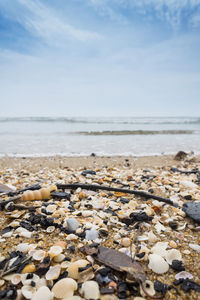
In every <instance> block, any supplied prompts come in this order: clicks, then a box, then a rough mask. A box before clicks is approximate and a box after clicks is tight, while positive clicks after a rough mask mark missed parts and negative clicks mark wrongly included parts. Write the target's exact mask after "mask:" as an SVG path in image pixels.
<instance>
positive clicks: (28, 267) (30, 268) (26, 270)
mask: <svg viewBox="0 0 200 300" xmlns="http://www.w3.org/2000/svg"><path fill="white" fill-rule="evenodd" d="M35 270H36V267H35V265H34V264H29V265H26V266H25V267H24V269H23V270H22V274H25V273H34V272H35Z"/></svg>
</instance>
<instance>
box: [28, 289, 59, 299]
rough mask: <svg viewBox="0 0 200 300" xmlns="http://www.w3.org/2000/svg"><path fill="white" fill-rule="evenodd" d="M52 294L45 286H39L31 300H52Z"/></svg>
mask: <svg viewBox="0 0 200 300" xmlns="http://www.w3.org/2000/svg"><path fill="white" fill-rule="evenodd" d="M53 298H54V294H53V293H52V292H51V291H50V290H49V288H48V287H47V286H42V287H40V288H39V289H38V290H37V292H36V293H35V294H34V296H33V298H32V300H44V299H45V300H53Z"/></svg>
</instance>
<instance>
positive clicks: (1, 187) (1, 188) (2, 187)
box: [0, 183, 13, 193]
mask: <svg viewBox="0 0 200 300" xmlns="http://www.w3.org/2000/svg"><path fill="white" fill-rule="evenodd" d="M12 191H13V188H11V187H9V186H8V185H5V184H2V183H0V193H7V192H8V193H9V192H12Z"/></svg>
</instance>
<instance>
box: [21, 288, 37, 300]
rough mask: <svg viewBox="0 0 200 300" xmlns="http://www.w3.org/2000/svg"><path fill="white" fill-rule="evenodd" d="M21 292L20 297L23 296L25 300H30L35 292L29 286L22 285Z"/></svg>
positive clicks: (34, 289)
mask: <svg viewBox="0 0 200 300" xmlns="http://www.w3.org/2000/svg"><path fill="white" fill-rule="evenodd" d="M21 291H22V295H23V296H24V298H26V299H32V297H33V295H34V294H35V292H36V288H35V287H32V286H30V285H24V286H23V287H22V288H21Z"/></svg>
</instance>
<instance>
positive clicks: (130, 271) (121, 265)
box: [81, 246, 168, 299]
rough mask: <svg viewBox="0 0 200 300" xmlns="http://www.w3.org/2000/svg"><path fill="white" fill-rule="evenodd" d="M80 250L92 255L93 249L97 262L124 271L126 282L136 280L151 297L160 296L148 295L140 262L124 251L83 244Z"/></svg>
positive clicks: (146, 293) (157, 297)
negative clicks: (90, 246)
mask: <svg viewBox="0 0 200 300" xmlns="http://www.w3.org/2000/svg"><path fill="white" fill-rule="evenodd" d="M81 250H82V251H83V252H85V253H86V254H90V255H92V251H93V258H94V259H95V260H96V261H97V262H99V263H102V264H103V265H105V266H108V267H110V268H111V269H113V270H116V271H119V272H124V273H126V275H127V280H128V282H138V283H139V284H140V286H141V288H142V290H143V292H144V293H145V295H148V296H149V297H151V298H152V299H160V298H162V296H150V295H149V294H148V291H146V287H145V282H146V276H145V272H144V270H143V268H142V266H141V265H140V263H138V262H136V261H133V260H132V258H131V257H130V256H128V255H126V254H125V253H123V252H119V251H117V250H115V249H110V248H106V247H102V246H98V247H97V248H93V249H92V248H89V247H86V246H85V247H83V248H82V249H81ZM166 264H167V263H166ZM167 265H168V264H167Z"/></svg>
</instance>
